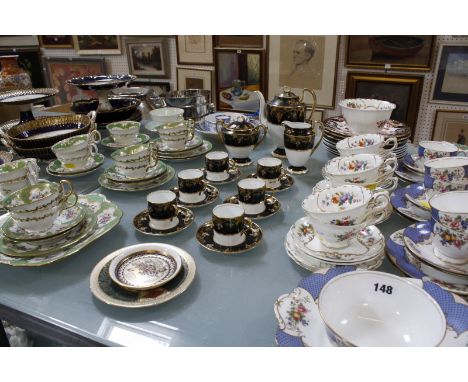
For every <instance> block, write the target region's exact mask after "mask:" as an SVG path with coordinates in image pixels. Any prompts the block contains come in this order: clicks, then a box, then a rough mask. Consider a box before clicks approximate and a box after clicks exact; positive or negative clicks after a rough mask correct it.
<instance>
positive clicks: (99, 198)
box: [0, 193, 122, 267]
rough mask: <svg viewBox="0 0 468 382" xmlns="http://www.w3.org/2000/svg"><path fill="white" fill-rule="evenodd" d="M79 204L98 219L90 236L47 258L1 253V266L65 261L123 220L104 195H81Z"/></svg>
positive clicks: (33, 265) (118, 211) (31, 265)
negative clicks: (19, 256)
mask: <svg viewBox="0 0 468 382" xmlns="http://www.w3.org/2000/svg"><path fill="white" fill-rule="evenodd" d="M78 203H80V204H82V205H84V206H85V207H88V208H89V209H90V210H91V211H93V213H94V214H95V216H96V219H97V222H96V225H95V227H94V229H93V230H92V231H91V232H90V234H89V235H88V236H86V237H85V238H83V240H81V241H79V242H78V243H76V244H75V245H73V246H72V247H69V248H58V249H57V251H56V252H55V253H53V254H49V255H47V256H37V257H31V258H18V257H11V256H6V255H4V254H3V253H0V264H6V265H11V266H15V267H39V266H42V265H47V264H51V263H54V262H56V261H58V260H62V259H65V258H67V257H69V256H71V255H73V254H75V253H76V252H78V251H80V250H81V249H82V248H84V247H86V246H87V245H88V244H90V243H92V242H93V241H95V240H96V239H98V238H99V237H101V236H102V235H104V234H105V233H107V232H109V231H110V230H111V229H112V228H114V227H115V226H116V225H117V224H119V222H120V219H121V218H122V210H121V209H120V208H119V207H118V206H117V205H116V204H114V203H112V202H110V201H108V200H107V199H106V197H105V196H104V195H101V194H95V193H93V194H87V195H80V196H79V197H78Z"/></svg>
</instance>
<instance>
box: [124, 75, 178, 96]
mask: <svg viewBox="0 0 468 382" xmlns="http://www.w3.org/2000/svg"><path fill="white" fill-rule="evenodd" d="M131 86H132V87H133V86H135V87H142V88H147V89H150V90H152V91H153V94H155V95H161V94H166V93H169V92H170V91H171V83H170V82H158V81H152V80H150V79H148V78H137V79H136V80H133V81H132V84H131Z"/></svg>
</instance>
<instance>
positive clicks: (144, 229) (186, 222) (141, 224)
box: [133, 206, 195, 236]
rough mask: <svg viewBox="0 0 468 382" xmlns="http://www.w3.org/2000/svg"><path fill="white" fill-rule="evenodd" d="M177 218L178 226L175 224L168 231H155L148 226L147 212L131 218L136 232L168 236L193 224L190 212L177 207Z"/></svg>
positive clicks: (192, 216)
mask: <svg viewBox="0 0 468 382" xmlns="http://www.w3.org/2000/svg"><path fill="white" fill-rule="evenodd" d="M177 217H178V219H179V224H177V225H176V226H175V227H173V228H169V229H155V228H153V227H151V226H150V217H149V213H148V210H144V211H142V212H140V213H139V214H138V215H137V216H135V217H134V218H133V226H134V227H135V229H136V230H137V231H138V232H141V233H142V234H145V235H152V236H169V235H174V234H176V233H179V232H181V231H183V230H184V229H186V228H188V227H189V226H190V225H191V224H192V223H193V220H194V218H195V216H194V214H193V212H192V211H190V210H189V209H188V208H185V207H181V206H178V207H177Z"/></svg>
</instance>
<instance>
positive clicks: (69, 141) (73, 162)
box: [51, 130, 101, 169]
mask: <svg viewBox="0 0 468 382" xmlns="http://www.w3.org/2000/svg"><path fill="white" fill-rule="evenodd" d="M100 141H101V133H100V132H99V131H97V130H93V131H91V132H90V133H89V134H81V135H76V136H74V137H70V138H66V139H63V140H61V141H60V142H57V143H56V144H54V145H53V146H52V147H51V149H52V151H53V152H54V154H55V156H56V157H57V159H58V160H59V161H60V162H61V163H62V165H63V167H66V168H69V169H81V168H83V167H85V166H86V163H87V162H88V159H89V158H90V157H91V156H93V155H95V154H97V152H98V147H97V145H96V144H97V143H99V142H100Z"/></svg>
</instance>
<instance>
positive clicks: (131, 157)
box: [111, 141, 158, 178]
mask: <svg viewBox="0 0 468 382" xmlns="http://www.w3.org/2000/svg"><path fill="white" fill-rule="evenodd" d="M111 158H112V159H113V160H114V161H115V165H116V170H117V172H119V173H121V174H122V175H125V176H128V177H129V178H141V177H143V176H145V175H146V173H147V171H148V170H149V169H151V168H153V167H155V166H156V165H157V164H158V146H157V144H156V142H154V141H152V142H149V143H141V144H138V145H132V146H127V147H123V148H121V149H119V150H116V151H114V152H113V153H112V154H111Z"/></svg>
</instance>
